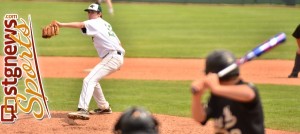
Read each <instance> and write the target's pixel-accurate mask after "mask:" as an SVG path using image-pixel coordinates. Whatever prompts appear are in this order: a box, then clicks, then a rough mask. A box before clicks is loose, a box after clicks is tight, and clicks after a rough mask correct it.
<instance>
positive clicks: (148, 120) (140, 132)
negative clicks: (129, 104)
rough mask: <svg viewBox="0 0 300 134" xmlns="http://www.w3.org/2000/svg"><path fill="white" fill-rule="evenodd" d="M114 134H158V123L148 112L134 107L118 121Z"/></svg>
mask: <svg viewBox="0 0 300 134" xmlns="http://www.w3.org/2000/svg"><path fill="white" fill-rule="evenodd" d="M114 133H115V134H158V122H157V120H156V119H155V118H154V117H153V116H152V115H151V114H150V113H149V112H148V111H146V110H144V109H142V108H137V107H133V108H130V109H128V110H127V111H125V112H124V113H123V114H122V115H121V117H120V118H119V119H118V121H117V123H116V124H115V128H114Z"/></svg>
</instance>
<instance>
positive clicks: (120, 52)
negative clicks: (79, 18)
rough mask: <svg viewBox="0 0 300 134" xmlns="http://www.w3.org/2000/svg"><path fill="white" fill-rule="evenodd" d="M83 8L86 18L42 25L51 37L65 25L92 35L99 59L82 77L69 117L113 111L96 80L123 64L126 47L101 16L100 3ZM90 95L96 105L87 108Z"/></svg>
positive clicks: (76, 117) (85, 118)
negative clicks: (75, 107)
mask: <svg viewBox="0 0 300 134" xmlns="http://www.w3.org/2000/svg"><path fill="white" fill-rule="evenodd" d="M84 11H86V12H87V16H88V20H86V21H83V22H69V23H62V22H58V21H54V22H52V23H51V24H50V25H49V26H46V27H45V28H44V29H43V37H44V38H50V37H51V36H54V35H57V34H55V33H56V32H57V30H59V28H64V27H65V28H78V29H81V31H82V33H83V34H85V35H87V36H91V37H92V41H93V43H94V47H95V49H96V50H97V53H98V55H99V57H100V58H101V59H102V60H101V62H100V63H98V64H97V65H96V66H95V67H94V68H93V69H92V71H91V72H90V73H89V74H88V76H86V77H85V78H84V80H83V85H82V90H81V94H80V98H79V104H78V110H77V111H76V112H71V113H69V114H68V117H69V118H72V119H83V120H88V119H89V114H109V113H112V110H111V107H110V105H109V103H108V102H107V101H106V99H105V97H104V94H103V92H102V88H101V86H100V84H99V81H100V80H101V79H102V78H103V77H105V76H107V75H109V74H111V73H113V72H115V71H117V70H118V69H119V68H120V67H121V66H122V65H123V60H124V54H125V50H124V49H123V47H122V46H121V42H120V40H119V38H118V37H117V35H116V34H115V33H114V31H113V29H112V26H111V25H110V24H109V23H108V22H106V21H105V20H104V19H102V9H101V6H100V4H99V3H93V4H91V5H89V6H88V8H87V9H85V10H84ZM57 26H58V27H57ZM56 29H57V30H56ZM57 33H58V32H57ZM92 96H93V97H94V99H95V101H96V103H97V105H98V108H97V109H95V110H91V111H89V112H88V108H89V104H90V101H91V98H92Z"/></svg>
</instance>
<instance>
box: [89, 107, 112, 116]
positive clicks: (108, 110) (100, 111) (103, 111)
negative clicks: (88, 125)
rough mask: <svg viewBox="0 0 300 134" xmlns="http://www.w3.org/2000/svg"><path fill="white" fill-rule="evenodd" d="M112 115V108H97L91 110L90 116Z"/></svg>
mask: <svg viewBox="0 0 300 134" xmlns="http://www.w3.org/2000/svg"><path fill="white" fill-rule="evenodd" d="M111 113H112V110H111V108H110V106H109V107H108V108H104V107H102V108H97V109H94V110H91V111H90V114H111Z"/></svg>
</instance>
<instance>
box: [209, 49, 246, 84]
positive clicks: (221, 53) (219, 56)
mask: <svg viewBox="0 0 300 134" xmlns="http://www.w3.org/2000/svg"><path fill="white" fill-rule="evenodd" d="M235 62H236V58H235V56H234V55H233V54H232V53H231V52H229V51H227V50H215V51H213V52H211V53H210V54H209V55H208V56H207V57H206V66H205V73H206V74H208V73H209V72H211V73H218V72H219V71H221V70H223V69H224V68H226V67H228V66H229V65H231V64H233V63H235ZM239 72H240V71H239V68H238V67H237V68H236V69H234V70H232V71H231V72H229V73H228V74H226V75H225V76H223V77H221V78H220V80H221V81H223V80H228V79H229V78H231V77H233V76H239Z"/></svg>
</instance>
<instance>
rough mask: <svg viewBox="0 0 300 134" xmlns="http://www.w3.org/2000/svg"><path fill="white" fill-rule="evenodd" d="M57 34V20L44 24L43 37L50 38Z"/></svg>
mask: <svg viewBox="0 0 300 134" xmlns="http://www.w3.org/2000/svg"><path fill="white" fill-rule="evenodd" d="M58 34H59V26H58V24H57V21H55V20H54V21H52V22H51V23H50V24H49V25H47V26H45V27H44V28H43V31H42V37H43V38H51V37H52V36H55V35H58Z"/></svg>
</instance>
